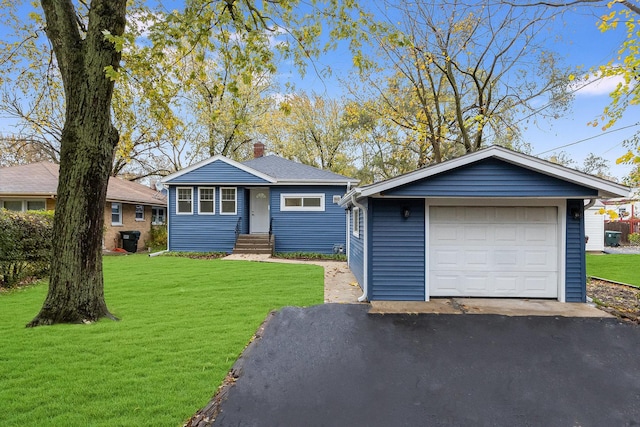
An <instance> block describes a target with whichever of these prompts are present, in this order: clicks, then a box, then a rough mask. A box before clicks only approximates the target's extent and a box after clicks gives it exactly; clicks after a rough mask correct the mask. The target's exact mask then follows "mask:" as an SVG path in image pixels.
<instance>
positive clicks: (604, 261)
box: [587, 254, 640, 287]
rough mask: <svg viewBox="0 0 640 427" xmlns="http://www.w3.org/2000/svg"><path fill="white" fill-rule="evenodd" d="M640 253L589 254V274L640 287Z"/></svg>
mask: <svg viewBox="0 0 640 427" xmlns="http://www.w3.org/2000/svg"><path fill="white" fill-rule="evenodd" d="M639 267H640V255H637V254H624V255H618V254H603V255H599V254H587V276H590V277H599V278H600V279H608V280H612V281H614V282H621V283H626V284H628V285H634V286H637V287H640V268H639Z"/></svg>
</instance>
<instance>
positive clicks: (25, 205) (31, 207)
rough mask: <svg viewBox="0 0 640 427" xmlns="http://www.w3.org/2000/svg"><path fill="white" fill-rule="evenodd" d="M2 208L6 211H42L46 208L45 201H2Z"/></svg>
mask: <svg viewBox="0 0 640 427" xmlns="http://www.w3.org/2000/svg"><path fill="white" fill-rule="evenodd" d="M2 207H3V208H5V209H6V210H8V211H15V212H24V211H44V210H46V208H47V203H46V201H45V200H4V201H3V202H2Z"/></svg>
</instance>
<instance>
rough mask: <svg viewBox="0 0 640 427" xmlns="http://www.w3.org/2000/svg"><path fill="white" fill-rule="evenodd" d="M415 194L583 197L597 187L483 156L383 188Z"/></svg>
mask: <svg viewBox="0 0 640 427" xmlns="http://www.w3.org/2000/svg"><path fill="white" fill-rule="evenodd" d="M384 195H390V196H413V197H415V196H417V197H440V196H447V197H451V196H455V197H553V196H555V197H558V196H559V197H583V196H597V190H594V189H591V188H587V187H583V186H581V185H577V184H573V183H571V182H567V181H564V180H561V179H557V178H553V177H550V176H548V175H544V174H541V173H538V172H534V171H532V170H529V169H526V168H523V167H520V166H516V165H513V164H511V163H508V162H504V161H502V160H498V159H485V160H482V161H479V162H476V163H473V164H471V165H467V166H464V167H460V168H457V169H454V170H451V171H448V172H444V173H442V174H440V175H435V176H432V177H429V178H425V179H423V180H420V181H417V182H413V183H410V184H407V185H404V186H400V187H397V188H393V189H391V190H388V191H385V192H384Z"/></svg>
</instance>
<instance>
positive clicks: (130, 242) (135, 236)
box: [120, 230, 140, 253]
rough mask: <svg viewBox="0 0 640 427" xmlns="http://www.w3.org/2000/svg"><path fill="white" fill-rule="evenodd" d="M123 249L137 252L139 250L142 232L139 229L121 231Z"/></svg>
mask: <svg viewBox="0 0 640 427" xmlns="http://www.w3.org/2000/svg"><path fill="white" fill-rule="evenodd" d="M120 236H122V249H124V250H125V251H127V252H131V253H136V251H137V250H138V240H140V232H139V231H137V230H129V231H121V232H120Z"/></svg>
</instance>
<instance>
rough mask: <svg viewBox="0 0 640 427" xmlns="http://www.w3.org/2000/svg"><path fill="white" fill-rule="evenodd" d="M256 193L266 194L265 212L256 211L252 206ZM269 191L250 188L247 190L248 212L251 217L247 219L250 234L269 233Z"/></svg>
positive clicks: (253, 205)
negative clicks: (262, 192)
mask: <svg viewBox="0 0 640 427" xmlns="http://www.w3.org/2000/svg"><path fill="white" fill-rule="evenodd" d="M257 191H264V192H265V193H266V210H262V211H259V212H258V211H256V205H255V204H254V195H255V193H256V192H257ZM270 196H271V194H270V191H269V188H265V187H261V188H250V189H249V211H250V212H251V213H250V215H251V217H250V218H249V233H250V234H266V233H268V232H269V219H270V206H271V203H270Z"/></svg>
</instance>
